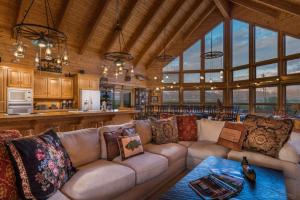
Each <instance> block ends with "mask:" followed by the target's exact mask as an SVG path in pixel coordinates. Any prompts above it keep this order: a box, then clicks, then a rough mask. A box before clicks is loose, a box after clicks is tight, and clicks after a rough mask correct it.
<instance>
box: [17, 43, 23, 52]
mask: <svg viewBox="0 0 300 200" xmlns="http://www.w3.org/2000/svg"><path fill="white" fill-rule="evenodd" d="M17 51H18V53H23V51H24V48H23V46H22V45H21V44H19V45H18V47H17Z"/></svg>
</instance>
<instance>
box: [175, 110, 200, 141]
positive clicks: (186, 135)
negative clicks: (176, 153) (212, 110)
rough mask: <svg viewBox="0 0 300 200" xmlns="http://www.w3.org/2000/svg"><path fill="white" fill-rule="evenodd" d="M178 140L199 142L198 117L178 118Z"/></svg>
mask: <svg viewBox="0 0 300 200" xmlns="http://www.w3.org/2000/svg"><path fill="white" fill-rule="evenodd" d="M176 119H177V127H178V139H179V140H181V141H197V139H198V135H197V123H196V121H197V117H196V116H195V115H183V116H176Z"/></svg>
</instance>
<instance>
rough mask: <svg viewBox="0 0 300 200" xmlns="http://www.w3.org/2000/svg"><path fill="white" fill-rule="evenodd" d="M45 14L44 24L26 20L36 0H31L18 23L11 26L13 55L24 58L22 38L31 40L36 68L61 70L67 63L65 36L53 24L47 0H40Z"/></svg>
mask: <svg viewBox="0 0 300 200" xmlns="http://www.w3.org/2000/svg"><path fill="white" fill-rule="evenodd" d="M39 2H42V4H44V5H43V7H44V12H45V15H46V18H45V24H34V23H29V22H26V19H27V17H28V16H29V14H30V12H31V10H32V7H33V5H34V4H35V3H36V0H32V1H31V3H30V5H29V7H28V8H27V9H26V12H25V14H24V16H23V18H22V20H21V22H20V23H17V24H16V25H15V26H14V27H13V33H14V38H15V39H16V43H14V49H13V50H14V56H15V59H16V61H19V60H20V59H22V58H24V55H25V48H26V47H27V45H25V44H24V42H23V39H28V40H30V41H31V43H32V45H33V47H34V48H35V58H34V63H35V66H36V67H37V69H38V70H40V71H49V72H57V73H61V72H62V66H63V65H68V63H69V56H68V51H67V36H66V35H65V34H64V33H63V32H61V31H59V30H57V29H56V28H55V26H54V21H53V16H52V12H51V8H50V4H49V0H41V1H39Z"/></svg>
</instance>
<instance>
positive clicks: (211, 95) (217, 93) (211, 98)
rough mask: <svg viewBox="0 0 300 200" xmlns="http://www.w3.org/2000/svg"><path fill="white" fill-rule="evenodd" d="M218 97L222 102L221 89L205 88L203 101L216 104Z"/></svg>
mask: <svg viewBox="0 0 300 200" xmlns="http://www.w3.org/2000/svg"><path fill="white" fill-rule="evenodd" d="M218 99H219V100H220V101H221V102H223V90H206V91H205V103H206V104H216V103H217V101H218Z"/></svg>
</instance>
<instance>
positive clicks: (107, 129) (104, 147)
mask: <svg viewBox="0 0 300 200" xmlns="http://www.w3.org/2000/svg"><path fill="white" fill-rule="evenodd" d="M131 127H134V123H133V122H129V123H125V124H120V125H108V126H103V127H101V128H100V148H101V158H102V159H107V145H106V142H105V138H104V133H109V132H116V131H117V130H120V129H122V128H131ZM116 142H117V139H116ZM116 144H117V145H118V143H116Z"/></svg>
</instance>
